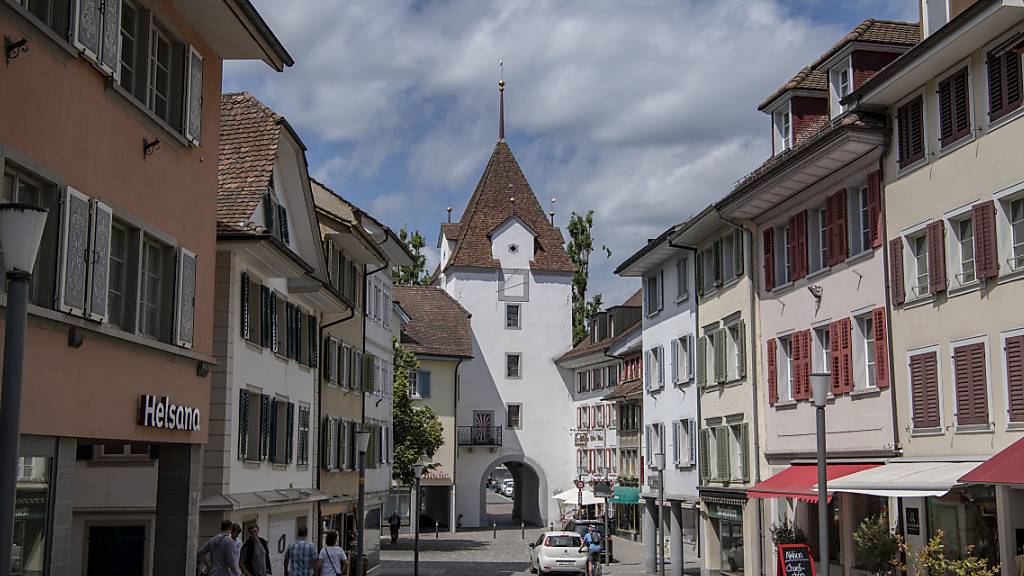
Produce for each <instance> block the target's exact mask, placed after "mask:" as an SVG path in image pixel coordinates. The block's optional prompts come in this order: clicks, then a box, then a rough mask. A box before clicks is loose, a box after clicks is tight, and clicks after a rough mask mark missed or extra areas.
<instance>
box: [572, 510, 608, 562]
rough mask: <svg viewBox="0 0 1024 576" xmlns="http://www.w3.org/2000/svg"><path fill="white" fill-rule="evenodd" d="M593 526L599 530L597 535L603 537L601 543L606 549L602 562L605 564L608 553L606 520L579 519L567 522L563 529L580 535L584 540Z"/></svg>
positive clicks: (602, 555) (602, 553) (602, 554)
mask: <svg viewBox="0 0 1024 576" xmlns="http://www.w3.org/2000/svg"><path fill="white" fill-rule="evenodd" d="M591 524H593V525H594V527H595V528H597V533H598V534H600V535H601V543H602V544H603V545H604V549H603V551H602V552H601V561H602V562H604V560H605V558H604V557H605V553H606V552H607V551H608V540H607V538H608V530H607V529H606V528H605V525H604V520H601V519H599V518H595V519H593V520H587V519H585V518H577V519H573V520H569V521H568V522H566V523H565V526H564V527H563V529H564V530H565V531H566V532H573V533H575V534H579V536H580V538H582V537H584V536H586V535H587V532H588V531H589V530H590V525H591Z"/></svg>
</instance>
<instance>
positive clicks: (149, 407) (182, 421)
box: [138, 394, 200, 432]
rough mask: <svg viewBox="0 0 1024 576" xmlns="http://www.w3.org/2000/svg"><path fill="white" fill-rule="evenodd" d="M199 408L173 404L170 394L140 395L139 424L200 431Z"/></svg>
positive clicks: (148, 426)
mask: <svg viewBox="0 0 1024 576" xmlns="http://www.w3.org/2000/svg"><path fill="white" fill-rule="evenodd" d="M199 416H200V412H199V408H193V407H191V406H178V405H177V404H172V403H171V399H170V397H169V396H153V395H150V394H143V395H142V396H139V420H138V422H139V426H146V427H147V428H165V429H167V430H185V431H188V432H198V431H199Z"/></svg>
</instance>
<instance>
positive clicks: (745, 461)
mask: <svg viewBox="0 0 1024 576" xmlns="http://www.w3.org/2000/svg"><path fill="white" fill-rule="evenodd" d="M739 427H740V454H739V456H740V479H741V480H742V481H743V482H750V425H749V424H747V423H746V422H744V423H743V424H740V425H739Z"/></svg>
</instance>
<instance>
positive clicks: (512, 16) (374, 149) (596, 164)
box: [224, 0, 918, 304]
mask: <svg viewBox="0 0 1024 576" xmlns="http://www.w3.org/2000/svg"><path fill="white" fill-rule="evenodd" d="M253 3H254V4H255V6H256V7H257V9H258V10H259V11H260V13H261V14H262V15H263V17H264V19H265V20H266V21H267V23H268V24H269V25H270V27H271V29H272V30H273V31H274V32H275V33H276V34H277V36H278V38H280V39H281V41H282V43H283V44H284V46H285V48H286V49H287V50H288V51H289V53H290V54H291V55H292V57H293V58H294V60H295V66H293V67H291V68H288V69H286V70H285V71H284V72H283V73H275V72H274V71H272V70H271V69H270V68H269V67H268V66H266V65H265V64H262V63H258V62H226V63H225V72H224V90H225V91H239V90H247V91H249V92H251V93H252V94H254V95H255V96H256V97H257V98H259V99H260V100H261V101H263V102H264V103H265V104H267V105H268V106H270V107H271V108H273V109H274V110H275V111H276V112H278V113H279V114H282V115H283V116H285V117H286V118H287V119H288V121H289V122H290V123H291V125H292V126H293V127H294V128H295V129H296V131H297V132H298V133H299V135H300V137H301V138H302V140H303V142H304V143H305V144H306V147H307V148H308V151H307V160H308V163H309V169H310V173H311V174H312V175H313V176H314V177H316V178H317V179H319V180H320V181H322V182H324V183H325V184H326V185H327V186H328V187H330V188H332V189H333V190H335V191H336V192H338V193H339V194H341V195H342V196H344V197H345V198H346V199H348V200H349V201H351V202H353V203H355V204H356V205H357V206H359V207H361V208H363V209H364V210H367V211H369V212H370V213H371V214H373V215H374V216H375V217H377V218H378V219H380V220H381V221H383V222H384V223H386V224H387V225H389V226H390V227H392V228H393V229H394V230H396V231H397V230H399V229H400V228H402V227H405V228H407V229H409V230H419V231H421V233H422V234H423V235H424V236H425V238H426V240H427V251H426V253H427V259H428V266H429V267H430V269H431V270H432V269H433V267H434V266H435V265H436V264H437V259H438V251H437V249H436V248H435V246H436V244H437V239H438V233H439V229H440V224H441V223H442V222H444V221H445V220H446V218H447V214H446V208H447V207H449V206H451V207H452V208H453V218H454V219H455V220H457V219H458V218H459V216H460V215H461V213H462V210H463V209H464V207H465V205H466V202H467V201H468V200H469V197H470V195H471V194H472V193H473V188H474V187H475V185H476V182H477V180H478V179H479V177H480V174H481V172H482V171H483V168H484V165H485V164H486V162H487V159H488V157H489V156H490V154H491V152H492V150H493V149H494V144H495V141H496V140H497V133H498V91H497V81H498V79H499V75H500V74H502V73H503V75H504V79H505V82H506V90H505V131H506V141H507V142H508V144H509V146H510V147H511V148H512V151H513V152H514V153H515V155H516V158H517V159H518V160H519V163H520V166H521V167H522V168H523V171H524V173H525V174H526V177H527V179H528V180H529V182H530V185H531V187H532V188H533V191H534V193H535V194H536V196H537V198H538V200H539V201H540V202H541V204H542V206H543V207H544V208H545V209H546V210H547V209H549V208H550V206H551V199H552V198H554V199H555V200H556V201H555V203H554V210H555V211H556V216H555V224H556V225H558V226H560V227H563V229H564V227H565V225H566V223H567V222H568V218H569V215H570V213H571V212H573V211H575V212H579V213H585V212H586V211H588V210H593V211H594V229H593V236H594V245H595V247H602V246H604V247H607V248H608V249H609V250H610V251H611V256H610V257H606V255H605V252H604V251H603V250H600V249H597V250H595V251H594V253H593V255H592V256H591V262H590V285H589V292H590V293H591V294H593V293H601V294H603V299H604V302H605V303H606V304H615V303H618V302H621V301H622V300H624V299H625V298H627V297H628V296H629V295H630V294H631V293H632V292H634V291H635V290H636V289H638V288H639V286H640V282H639V280H638V279H635V278H625V279H624V278H618V277H616V276H614V274H613V271H614V269H615V267H616V266H618V264H620V263H621V262H622V261H623V260H625V259H626V258H628V257H629V256H630V255H631V254H633V253H634V252H635V251H636V250H638V249H639V248H641V247H642V246H643V245H644V244H645V243H646V242H647V239H649V238H654V237H655V236H657V235H658V234H659V233H660V232H662V231H663V230H665V229H666V228H667V227H669V226H671V225H672V224H675V223H677V222H680V221H683V220H685V219H686V218H688V217H689V216H691V215H693V214H695V213H697V212H699V211H700V210H702V209H703V208H704V207H705V206H707V205H708V204H709V203H711V202H713V201H715V200H717V199H719V198H721V197H722V196H724V195H725V194H727V193H728V192H729V191H730V190H731V189H732V187H733V184H734V182H736V181H737V180H739V179H740V178H742V177H743V176H744V175H745V174H747V173H749V172H750V171H751V170H753V169H754V168H756V167H757V166H758V165H759V164H760V163H761V162H763V161H764V160H765V159H766V158H767V157H768V156H769V155H770V153H771V135H770V127H769V119H768V117H767V116H766V115H764V114H763V113H760V112H758V111H757V104H758V103H760V102H761V101H762V100H763V99H764V98H765V97H767V96H768V95H769V94H771V93H772V92H773V91H774V90H775V89H776V88H777V87H779V86H781V85H782V84H784V83H785V82H786V81H787V80H788V79H789V78H790V77H792V76H793V74H795V73H796V72H797V71H799V70H800V68H802V67H803V66H806V65H808V64H810V63H811V62H813V61H814V60H815V59H816V58H817V57H818V56H819V55H820V54H821V53H822V52H824V51H825V50H827V49H828V48H829V47H830V46H831V45H832V44H834V43H835V42H836V41H838V40H839V39H840V38H841V37H842V36H843V35H844V34H846V33H847V32H848V31H849V30H850V29H852V28H853V27H854V26H856V25H857V24H858V23H860V22H861V21H862V20H864V19H865V18H869V17H870V18H888V19H899V20H910V21H916V20H918V4H917V2H916V1H915V0H846V1H843V2H836V1H835V0H707V1H696V0H632V1H624V0H558V1H556V0H503V1H501V2H487V1H483V0H436V1H435V0H386V1H382V0H366V1H363V0H288V1H284V0H253ZM499 62H503V63H504V65H503V67H499ZM502 68H503V70H502Z"/></svg>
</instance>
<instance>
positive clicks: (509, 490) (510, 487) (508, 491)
mask: <svg viewBox="0 0 1024 576" xmlns="http://www.w3.org/2000/svg"><path fill="white" fill-rule="evenodd" d="M515 491H516V488H515V484H513V483H512V482H509V483H508V484H505V488H504V489H503V490H502V492H501V493H502V494H504V495H505V496H506V497H508V498H511V497H512V495H513V494H515Z"/></svg>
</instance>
